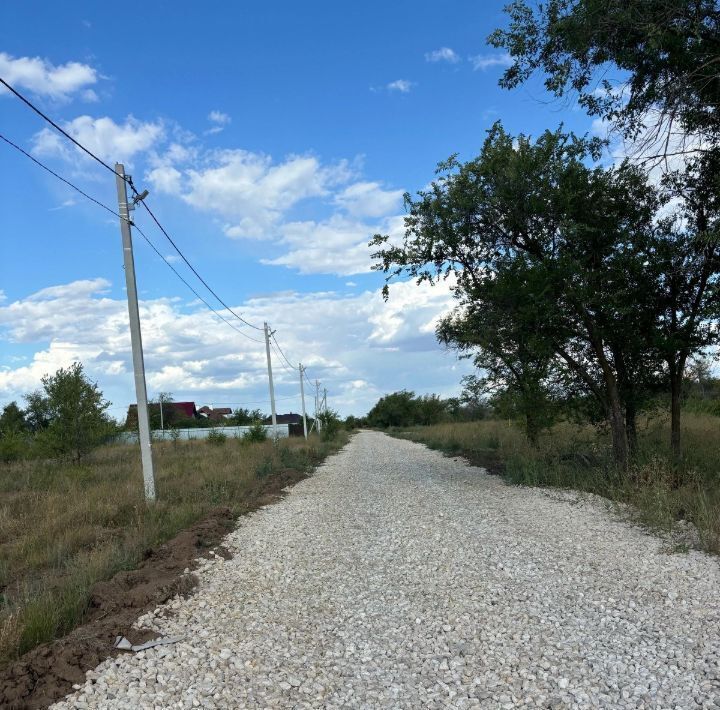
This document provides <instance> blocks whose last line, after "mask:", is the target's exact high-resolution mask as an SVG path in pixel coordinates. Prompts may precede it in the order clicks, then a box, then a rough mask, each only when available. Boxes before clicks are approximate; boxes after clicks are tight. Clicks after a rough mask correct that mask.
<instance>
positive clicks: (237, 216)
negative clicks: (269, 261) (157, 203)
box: [148, 150, 352, 239]
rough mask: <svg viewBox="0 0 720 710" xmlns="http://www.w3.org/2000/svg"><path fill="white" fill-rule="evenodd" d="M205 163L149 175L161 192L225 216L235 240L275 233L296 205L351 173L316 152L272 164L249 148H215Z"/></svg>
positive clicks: (228, 231)
mask: <svg viewBox="0 0 720 710" xmlns="http://www.w3.org/2000/svg"><path fill="white" fill-rule="evenodd" d="M204 163H205V164H204V165H202V166H199V167H186V168H184V169H183V170H182V172H180V171H179V170H178V169H177V168H173V167H167V166H165V167H162V168H156V169H155V170H153V171H151V172H150V173H149V174H148V178H149V179H150V181H151V182H152V183H153V185H154V186H155V188H156V189H157V190H159V191H163V192H167V193H171V194H176V195H178V196H179V197H181V198H182V199H183V200H184V201H185V202H187V203H188V204H190V205H192V206H193V207H196V208H198V209H199V210H202V211H206V212H213V213H215V214H217V215H218V216H220V217H222V218H223V219H225V220H226V221H227V223H226V225H225V227H224V231H225V234H226V235H227V236H229V237H237V238H242V237H249V238H260V239H261V238H270V237H273V236H274V231H273V230H274V229H275V227H276V225H277V224H278V223H279V221H280V219H281V218H282V216H283V215H284V214H285V213H286V212H287V211H288V210H290V209H291V208H292V207H293V206H294V205H295V204H297V203H298V202H300V201H302V200H306V199H309V198H316V197H324V196H327V195H329V194H330V191H331V189H332V188H334V187H336V186H338V185H339V184H342V183H344V182H346V181H347V180H348V179H349V178H350V176H351V174H352V173H351V171H350V169H349V167H348V165H347V163H345V162H341V163H338V164H336V165H329V166H328V165H321V163H320V161H319V160H318V159H317V158H315V157H314V156H302V155H291V156H289V157H288V158H286V159H285V160H284V161H283V162H281V163H274V162H273V160H272V158H271V157H270V156H266V155H262V154H259V153H252V152H250V151H246V150H224V151H217V152H214V153H211V154H209V155H208V156H207V158H206V159H204ZM181 178H182V179H181Z"/></svg>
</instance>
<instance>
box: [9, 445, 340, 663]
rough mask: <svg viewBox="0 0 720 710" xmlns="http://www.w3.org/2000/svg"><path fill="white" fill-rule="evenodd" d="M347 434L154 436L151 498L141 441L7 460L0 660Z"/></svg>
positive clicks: (58, 629)
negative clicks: (148, 557) (168, 544)
mask: <svg viewBox="0 0 720 710" xmlns="http://www.w3.org/2000/svg"><path fill="white" fill-rule="evenodd" d="M346 439H347V435H346V434H344V433H341V434H340V435H339V437H338V438H337V439H336V440H334V441H331V442H324V441H321V440H320V439H319V438H317V437H314V438H311V440H310V441H309V442H307V443H306V442H305V441H304V440H303V439H289V440H281V441H280V443H279V444H277V445H274V444H273V443H272V442H270V441H268V442H263V443H252V444H251V443H247V442H243V441H238V440H233V439H229V440H228V441H226V442H225V443H219V444H212V443H207V442H197V441H195V442H176V443H170V442H163V443H156V444H155V445H154V447H153V448H154V455H155V466H156V478H157V489H158V501H157V503H155V504H154V505H151V506H147V505H146V504H145V502H144V500H143V491H142V474H141V472H140V460H139V458H140V457H139V451H138V449H137V447H134V446H125V445H116V446H108V447H103V448H101V449H99V450H97V451H96V452H95V453H94V454H92V455H91V456H90V457H89V458H88V459H87V460H86V461H84V462H82V463H81V464H71V463H59V462H56V461H19V462H17V463H12V464H5V465H2V464H0V665H1V664H2V663H4V662H7V661H9V660H12V659H13V658H16V657H17V656H18V655H19V654H21V653H23V652H25V651H27V650H29V649H30V648H33V647H34V646H36V645H37V644H39V643H42V642H44V641H48V640H51V639H53V638H57V637H59V636H62V635H64V634H65V633H67V632H68V631H69V630H70V629H72V628H73V627H74V626H76V625H77V624H78V623H80V622H81V621H82V618H83V614H84V612H85V610H86V608H87V602H88V590H89V588H90V586H91V585H92V584H93V583H95V582H96V581H99V580H103V579H107V578H109V577H111V576H112V575H113V574H114V573H115V572H117V571H119V570H122V569H130V568H132V567H134V566H135V565H136V564H137V563H138V562H139V561H140V560H141V559H142V557H143V553H144V551H145V550H147V549H148V548H149V547H152V546H155V545H157V544H159V543H161V542H164V541H166V540H168V539H170V538H171V537H173V536H174V535H175V534H177V532H179V531H180V530H182V529H183V528H185V527H188V526H189V525H191V524H192V523H194V522H195V521H197V520H199V519H200V518H202V517H203V516H204V515H205V514H206V513H207V512H208V511H209V510H211V509H212V508H214V507H216V506H220V505H222V506H227V507H229V508H230V509H231V510H233V511H234V512H236V513H241V512H243V511H244V498H245V496H246V494H247V491H248V490H249V489H250V488H251V486H252V485H253V483H255V482H257V480H258V478H262V477H264V476H268V475H272V473H273V472H274V471H278V470H281V469H287V468H293V469H298V470H308V469H310V468H311V467H312V466H313V465H315V464H317V463H318V462H319V461H320V460H321V459H322V458H323V457H324V456H325V455H326V454H327V453H329V452H331V451H333V450H336V449H337V448H338V447H339V446H340V445H342V443H343V442H344V441H345V440H346Z"/></svg>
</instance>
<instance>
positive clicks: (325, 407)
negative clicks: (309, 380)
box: [322, 387, 327, 414]
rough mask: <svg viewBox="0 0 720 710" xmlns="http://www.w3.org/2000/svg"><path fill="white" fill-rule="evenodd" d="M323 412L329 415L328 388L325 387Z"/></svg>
mask: <svg viewBox="0 0 720 710" xmlns="http://www.w3.org/2000/svg"><path fill="white" fill-rule="evenodd" d="M322 410H323V414H327V387H323V404H322Z"/></svg>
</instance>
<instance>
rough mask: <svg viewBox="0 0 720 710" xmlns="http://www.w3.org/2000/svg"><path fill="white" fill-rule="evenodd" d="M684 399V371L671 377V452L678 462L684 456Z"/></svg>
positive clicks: (672, 374) (680, 370) (676, 372)
mask: <svg viewBox="0 0 720 710" xmlns="http://www.w3.org/2000/svg"><path fill="white" fill-rule="evenodd" d="M681 397H682V369H680V368H678V370H677V371H674V372H672V373H671V375H670V450H671V451H672V455H673V458H674V459H675V460H676V461H677V460H679V459H680V456H681V454H682V448H681V440H680V416H681V414H680V403H681Z"/></svg>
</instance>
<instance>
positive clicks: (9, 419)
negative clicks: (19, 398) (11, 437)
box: [0, 402, 28, 436]
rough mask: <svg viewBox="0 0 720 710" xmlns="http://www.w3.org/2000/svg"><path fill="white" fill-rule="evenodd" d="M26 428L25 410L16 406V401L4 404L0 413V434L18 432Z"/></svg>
mask: <svg viewBox="0 0 720 710" xmlns="http://www.w3.org/2000/svg"><path fill="white" fill-rule="evenodd" d="M27 428H28V425H27V422H26V421H25V412H23V410H22V409H20V407H18V406H17V402H10V404H7V405H5V407H4V408H3V411H2V414H0V436H3V435H5V434H10V433H15V434H19V433H20V432H23V431H26V430H27Z"/></svg>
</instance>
